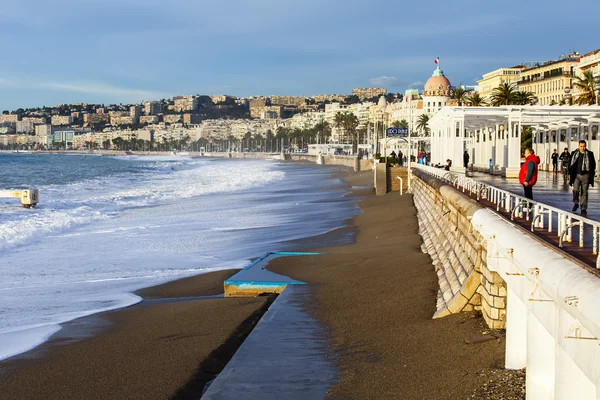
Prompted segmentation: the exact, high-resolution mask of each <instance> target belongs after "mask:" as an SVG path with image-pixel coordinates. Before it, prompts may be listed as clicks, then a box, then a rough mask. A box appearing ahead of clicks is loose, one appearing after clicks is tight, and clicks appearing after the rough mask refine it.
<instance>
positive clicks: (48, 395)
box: [0, 270, 270, 400]
mask: <svg viewBox="0 0 600 400" xmlns="http://www.w3.org/2000/svg"><path fill="white" fill-rule="evenodd" d="M235 272H237V270H228V271H218V272H213V273H208V274H204V275H199V276H194V277H191V278H185V279H181V280H178V281H175V282H171V283H167V284H164V285H159V286H155V287H152V288H148V289H144V290H141V291H139V292H138V294H139V295H141V296H143V297H144V298H147V299H153V300H150V301H143V302H141V303H139V304H138V305H135V306H132V307H129V308H126V309H121V310H118V311H112V312H105V313H101V314H98V315H94V316H91V317H87V318H82V319H80V320H76V321H73V322H71V323H68V324H66V326H65V327H64V328H63V330H62V331H61V332H60V334H59V335H57V336H56V337H54V338H53V339H51V340H50V341H49V342H47V343H45V344H43V345H41V346H39V347H37V348H36V349H34V350H33V351H31V352H29V353H25V354H24V355H22V356H17V357H14V358H12V359H9V360H6V361H4V362H0V398H1V399H13V400H14V399H168V398H174V399H188V398H190V399H196V398H198V397H199V395H200V393H202V388H203V386H204V383H205V382H207V381H209V380H211V379H213V378H214V376H215V373H218V372H219V371H220V370H221V369H222V368H223V367H224V365H225V364H226V363H227V361H228V360H229V359H230V358H231V357H232V356H233V354H234V352H235V350H236V349H237V348H238V347H239V346H240V344H241V343H242V341H243V339H244V338H245V337H246V336H247V334H248V333H249V332H250V331H251V329H252V327H253V326H254V325H255V324H256V322H257V321H258V319H259V318H260V315H262V313H263V312H264V311H266V309H267V308H268V305H269V304H270V298H268V297H260V298H250V299H236V298H227V299H225V298H211V299H190V297H196V296H211V295H215V294H218V293H222V291H223V280H225V279H227V278H228V277H229V276H231V275H233V274H234V273H235ZM177 298H183V299H182V300H183V301H178V300H177ZM161 299H162V300H161ZM82 324H83V325H86V326H85V327H84V331H86V332H87V337H85V336H86V335H84V337H83V338H73V337H72V336H73V335H76V334H78V331H79V330H81V329H78V327H79V326H81V325H82ZM98 330H99V332H95V331H98ZM94 333H97V334H94Z"/></svg>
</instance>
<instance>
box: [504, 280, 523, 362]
mask: <svg viewBox="0 0 600 400" xmlns="http://www.w3.org/2000/svg"><path fill="white" fill-rule="evenodd" d="M514 279H525V278H523V277H520V278H516V277H515V278H512V279H509V280H507V281H506V283H507V287H508V289H507V293H506V294H507V298H506V355H505V360H504V365H505V367H506V368H507V369H521V368H525V366H526V365H527V304H524V303H523V301H522V300H521V299H520V298H519V296H517V294H516V293H515V292H514V291H513V290H511V283H512V282H511V280H514Z"/></svg>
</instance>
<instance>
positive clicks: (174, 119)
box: [163, 114, 182, 124]
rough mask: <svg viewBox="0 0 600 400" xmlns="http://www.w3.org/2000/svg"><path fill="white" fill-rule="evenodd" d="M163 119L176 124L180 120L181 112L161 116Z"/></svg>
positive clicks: (167, 122)
mask: <svg viewBox="0 0 600 400" xmlns="http://www.w3.org/2000/svg"><path fill="white" fill-rule="evenodd" d="M163 121H164V122H165V123H166V124H176V123H179V122H181V121H182V116H181V114H166V115H164V116H163Z"/></svg>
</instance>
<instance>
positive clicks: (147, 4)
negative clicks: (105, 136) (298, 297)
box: [0, 0, 600, 110]
mask: <svg viewBox="0 0 600 400" xmlns="http://www.w3.org/2000/svg"><path fill="white" fill-rule="evenodd" d="M582 10H589V11H590V12H581V11H582ZM594 10H596V11H597V10H598V6H597V5H596V1H595V0H594V1H591V0H581V1H579V2H578V3H577V7H569V6H567V5H565V3H561V2H548V1H543V2H542V1H540V0H528V1H512V0H505V1H502V2H486V1H481V0H478V1H471V0H454V1H439V0H429V1H411V2H403V1H397V0H369V1H366V0H365V1H356V0H303V1H298V0H221V1H218V2H217V1H206V0H170V1H168V2H167V1H164V0H143V1H141V0H102V1H92V0H52V1H48V0H20V1H4V2H3V4H2V6H1V7H0V49H1V53H0V54H1V56H0V110H15V109H17V108H19V107H22V108H27V107H41V106H44V105H45V106H51V105H56V104H62V103H78V102H85V103H104V104H113V103H116V104H118V103H123V104H126V103H137V102H141V101H147V100H158V99H161V98H168V97H172V96H174V95H186V94H208V95H211V94H229V95H234V96H238V97H244V96H252V95H263V96H269V95H297V96H311V95H315V94H330V93H337V94H350V93H351V91H352V88H355V87H385V88H386V89H388V91H390V92H401V93H403V92H404V90H406V89H407V88H409V87H418V88H420V89H422V86H423V84H424V82H425V81H426V80H427V79H428V78H429V77H430V76H431V74H432V72H433V70H434V69H435V64H434V60H435V58H436V57H440V65H441V68H442V69H443V70H444V72H445V75H446V76H447V77H448V79H449V80H450V82H451V83H452V84H453V85H458V84H460V83H463V84H465V85H475V84H476V80H477V79H481V75H482V74H484V73H487V72H490V71H492V70H494V69H497V68H501V67H508V66H512V65H516V64H519V63H521V62H523V61H547V60H552V59H557V58H559V57H560V56H561V54H563V53H565V54H566V53H568V52H569V51H570V50H571V49H574V50H576V51H579V52H580V53H581V54H584V53H587V52H589V51H592V50H595V49H597V48H599V47H600V41H598V40H595V38H597V37H598V36H597V29H598V28H597V20H596V19H597V16H596V14H597V13H595V12H592V11H594Z"/></svg>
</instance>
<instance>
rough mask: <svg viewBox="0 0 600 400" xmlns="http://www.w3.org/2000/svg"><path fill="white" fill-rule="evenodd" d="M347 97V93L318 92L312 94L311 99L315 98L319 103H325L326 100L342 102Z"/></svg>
mask: <svg viewBox="0 0 600 400" xmlns="http://www.w3.org/2000/svg"><path fill="white" fill-rule="evenodd" d="M346 97H348V96H346V95H345V94H316V95H314V96H312V97H311V99H313V100H314V101H316V102H317V103H324V102H326V101H329V102H338V103H340V102H342V101H344V100H346Z"/></svg>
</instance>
